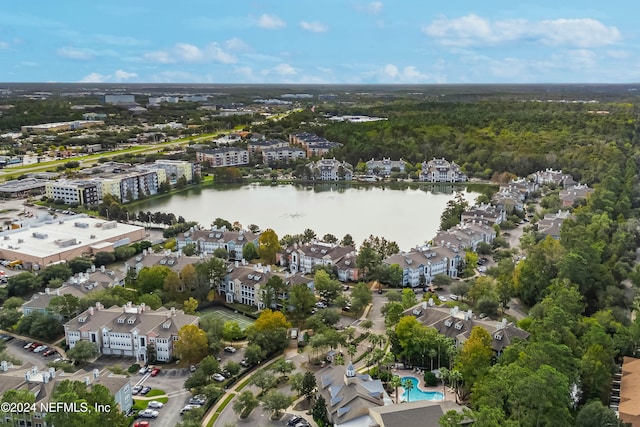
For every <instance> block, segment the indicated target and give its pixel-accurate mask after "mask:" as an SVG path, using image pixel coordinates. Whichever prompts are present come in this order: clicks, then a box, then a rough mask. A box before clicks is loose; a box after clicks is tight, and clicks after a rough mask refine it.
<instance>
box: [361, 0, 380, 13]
mask: <svg viewBox="0 0 640 427" xmlns="http://www.w3.org/2000/svg"><path fill="white" fill-rule="evenodd" d="M383 7H384V4H383V3H382V2H381V1H374V2H371V3H357V4H356V5H355V8H356V10H357V11H358V12H363V13H368V14H370V15H378V14H380V13H381V12H382V8H383Z"/></svg>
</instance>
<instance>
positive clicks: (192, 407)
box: [180, 405, 200, 415]
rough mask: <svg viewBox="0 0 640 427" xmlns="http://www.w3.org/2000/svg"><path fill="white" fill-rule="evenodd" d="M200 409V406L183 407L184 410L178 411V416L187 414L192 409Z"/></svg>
mask: <svg viewBox="0 0 640 427" xmlns="http://www.w3.org/2000/svg"><path fill="white" fill-rule="evenodd" d="M199 407H200V405H185V407H184V408H182V409H180V415H182V414H184V413H185V412H189V411H190V410H192V409H198V408H199Z"/></svg>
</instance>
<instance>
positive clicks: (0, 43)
mask: <svg viewBox="0 0 640 427" xmlns="http://www.w3.org/2000/svg"><path fill="white" fill-rule="evenodd" d="M0 49H9V43H7V42H3V41H1V40H0Z"/></svg>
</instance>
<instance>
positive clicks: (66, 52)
mask: <svg viewBox="0 0 640 427" xmlns="http://www.w3.org/2000/svg"><path fill="white" fill-rule="evenodd" d="M57 54H58V56H61V57H63V58H69V59H76V60H79V61H87V60H90V59H93V58H95V56H96V53H95V51H93V50H91V49H84V48H75V47H69V46H66V47H61V48H60V49H58V51H57Z"/></svg>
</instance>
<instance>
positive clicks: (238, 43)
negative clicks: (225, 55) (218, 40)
mask: <svg viewBox="0 0 640 427" xmlns="http://www.w3.org/2000/svg"><path fill="white" fill-rule="evenodd" d="M224 47H225V49H228V50H234V51H236V52H246V51H248V50H250V48H249V45H248V44H246V43H245V42H243V41H242V40H240V39H239V38H237V37H234V38H232V39H229V40H227V41H225V42H224Z"/></svg>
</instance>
